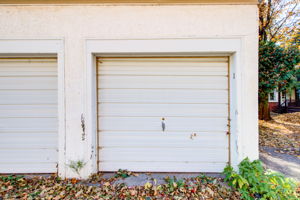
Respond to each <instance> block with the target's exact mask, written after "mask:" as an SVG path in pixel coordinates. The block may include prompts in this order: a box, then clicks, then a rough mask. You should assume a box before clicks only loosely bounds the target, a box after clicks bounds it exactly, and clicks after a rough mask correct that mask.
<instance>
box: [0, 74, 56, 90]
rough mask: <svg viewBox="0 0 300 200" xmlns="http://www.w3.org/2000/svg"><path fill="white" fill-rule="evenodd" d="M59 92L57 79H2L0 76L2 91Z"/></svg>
mask: <svg viewBox="0 0 300 200" xmlns="http://www.w3.org/2000/svg"><path fill="white" fill-rule="evenodd" d="M1 89H2V90H20V89H25V90H32V89H40V90H47V89H52V90H53V89H54V90H57V78H56V77H40V76H39V77H19V76H15V77H2V76H0V90H1Z"/></svg>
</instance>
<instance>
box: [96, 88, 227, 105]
mask: <svg viewBox="0 0 300 200" xmlns="http://www.w3.org/2000/svg"><path fill="white" fill-rule="evenodd" d="M98 94H99V95H98V98H99V101H100V102H101V103H106V102H110V103H168V104H170V103H181V104H183V103H214V104H216V103H224V104H225V103H228V98H227V97H228V92H227V90H197V89H196V90H195V89H194V90H192V89H180V90H179V89H101V90H98Z"/></svg>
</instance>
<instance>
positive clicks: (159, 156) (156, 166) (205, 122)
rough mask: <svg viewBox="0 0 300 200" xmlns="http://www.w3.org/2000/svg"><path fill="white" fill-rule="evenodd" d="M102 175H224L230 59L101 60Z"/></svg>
mask: <svg viewBox="0 0 300 200" xmlns="http://www.w3.org/2000/svg"><path fill="white" fill-rule="evenodd" d="M97 64H98V76H97V77H98V127H99V132H98V143H99V170H100V171H117V170H118V169H128V170H132V171H153V172H221V171H222V170H223V169H224V167H225V166H226V165H227V164H228V162H229V121H228V112H229V102H228V99H229V92H228V89H229V86H228V84H229V79H228V67H229V63H228V58H227V57H190V58H185V57H177V58H171V57H169V58H168V57H166V58H155V57H152V58H149V57H148V58H99V59H98V62H97Z"/></svg>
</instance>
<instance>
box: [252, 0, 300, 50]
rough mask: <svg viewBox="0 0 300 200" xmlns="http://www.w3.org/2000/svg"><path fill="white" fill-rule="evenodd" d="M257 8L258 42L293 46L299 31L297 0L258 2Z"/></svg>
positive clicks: (299, 8) (299, 18) (299, 15)
mask: <svg viewBox="0 0 300 200" xmlns="http://www.w3.org/2000/svg"><path fill="white" fill-rule="evenodd" d="M258 8H259V36H260V41H273V42H280V43H281V44H282V45H283V46H289V45H290V44H292V43H293V44H295V42H296V40H297V38H299V30H300V29H299V28H300V23H299V21H300V14H299V13H300V6H299V0H259V5H258ZM298 42H299V40H298Z"/></svg>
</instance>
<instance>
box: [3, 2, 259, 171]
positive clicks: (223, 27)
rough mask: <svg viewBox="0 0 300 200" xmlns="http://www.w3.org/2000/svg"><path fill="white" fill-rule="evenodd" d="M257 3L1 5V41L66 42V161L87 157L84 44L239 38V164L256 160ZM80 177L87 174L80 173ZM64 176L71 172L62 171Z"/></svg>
mask: <svg viewBox="0 0 300 200" xmlns="http://www.w3.org/2000/svg"><path fill="white" fill-rule="evenodd" d="M257 15H258V14H257V6H256V5H190V6H189V5H182V6H179V5H176V6H175V5H174V6H172V5H168V6H167V5H165V6H137V5H133V6H124V5H123V6H113V5H109V6H104V5H102V6H101V5H94V6H78V5H75V6H72V5H70V6H58V5H53V6H38V5H35V6H9V5H7V6H0V39H51V38H56V39H57V38H58V39H63V40H64V42H65V102H66V121H65V122H66V149H67V150H66V160H67V161H70V160H79V159H88V158H86V157H87V156H86V155H87V152H88V151H89V150H88V149H87V143H86V142H84V141H82V140H81V134H82V129H81V124H80V116H81V114H82V113H83V112H84V106H85V105H84V95H83V94H84V76H83V74H84V68H85V64H86V62H85V56H84V55H85V40H86V39H88V38H97V39H150V38H153V39H157V38H205V37H233V36H238V37H242V38H243V45H242V48H243V49H242V53H243V58H244V60H243V61H242V63H243V65H241V66H238V67H239V68H240V70H241V74H242V77H240V78H241V80H242V81H241V85H240V87H242V91H243V93H242V95H241V102H240V105H241V113H237V114H238V115H241V119H242V121H241V124H240V129H239V130H240V133H239V134H240V141H241V146H240V147H239V153H240V154H239V160H241V159H242V158H244V157H246V156H248V157H250V158H251V159H257V158H258V126H257V87H258V84H257V72H258V69H257V59H258V56H257V49H258V42H257V41H258V38H257V35H258V32H257V26H258V16H257ZM83 174H84V175H83V176H84V177H85V176H87V175H88V174H89V172H88V170H85V169H84V170H83ZM66 176H67V177H71V176H75V174H74V173H73V172H72V171H71V170H70V169H68V168H67V171H66Z"/></svg>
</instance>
